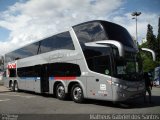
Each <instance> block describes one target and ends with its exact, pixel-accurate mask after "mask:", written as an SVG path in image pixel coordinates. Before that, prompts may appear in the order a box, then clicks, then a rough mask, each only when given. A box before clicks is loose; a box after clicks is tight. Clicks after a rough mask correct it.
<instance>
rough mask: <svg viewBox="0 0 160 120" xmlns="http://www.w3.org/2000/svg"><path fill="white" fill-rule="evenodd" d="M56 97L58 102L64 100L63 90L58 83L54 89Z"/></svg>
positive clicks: (62, 86) (61, 85)
mask: <svg viewBox="0 0 160 120" xmlns="http://www.w3.org/2000/svg"><path fill="white" fill-rule="evenodd" d="M56 97H57V98H58V99H60V100H65V98H66V93H65V88H64V85H63V84H62V83H59V84H58V85H57V88H56Z"/></svg>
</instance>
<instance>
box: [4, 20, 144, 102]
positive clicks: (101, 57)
mask: <svg viewBox="0 0 160 120" xmlns="http://www.w3.org/2000/svg"><path fill="white" fill-rule="evenodd" d="M4 59H5V60H4V62H5V63H4V68H5V71H6V72H5V73H6V76H5V80H4V81H5V86H7V87H9V88H11V90H13V91H18V90H27V91H33V92H36V93H48V94H54V95H56V97H57V98H58V99H60V100H64V99H65V98H66V97H67V96H71V98H72V100H73V101H74V102H77V103H80V102H82V101H83V100H84V99H85V98H89V99H97V100H107V101H125V100H128V99H132V98H136V97H139V96H143V94H144V91H145V87H144V81H143V79H142V63H141V58H140V55H139V51H138V48H137V46H136V45H135V43H134V41H133V39H132V38H131V36H130V34H129V33H128V31H127V30H126V29H125V28H124V27H122V26H120V25H117V24H115V23H111V22H108V21H101V20H95V21H89V22H85V23H82V24H78V25H75V26H72V27H71V28H70V29H69V31H65V32H62V33H59V34H56V35H53V36H51V37H48V38H44V39H42V40H39V41H35V42H33V43H31V44H28V45H25V46H24V47H21V48H19V49H15V50H13V51H11V52H9V53H6V54H5V56H4Z"/></svg>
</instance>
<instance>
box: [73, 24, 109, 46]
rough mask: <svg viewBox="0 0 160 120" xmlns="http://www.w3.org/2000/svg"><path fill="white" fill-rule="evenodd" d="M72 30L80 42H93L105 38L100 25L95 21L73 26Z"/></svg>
mask: <svg viewBox="0 0 160 120" xmlns="http://www.w3.org/2000/svg"><path fill="white" fill-rule="evenodd" d="M74 30H75V32H76V35H77V37H78V40H79V42H80V43H87V42H94V41H98V40H104V39H105V38H106V35H105V32H104V30H103V28H102V26H101V25H100V24H99V23H97V22H94V23H87V24H82V25H78V26H75V27H74Z"/></svg>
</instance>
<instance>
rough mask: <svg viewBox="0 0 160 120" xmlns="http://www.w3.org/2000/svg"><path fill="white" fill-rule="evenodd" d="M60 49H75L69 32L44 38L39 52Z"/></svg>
mask: <svg viewBox="0 0 160 120" xmlns="http://www.w3.org/2000/svg"><path fill="white" fill-rule="evenodd" d="M59 49H70V50H74V49H75V48H74V45H73V41H72V38H71V36H70V33H69V32H64V33H60V34H57V35H54V36H52V37H49V38H46V39H44V40H42V41H41V45H40V50H39V51H40V52H39V53H45V52H50V51H53V50H59Z"/></svg>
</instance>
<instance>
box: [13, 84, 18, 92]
mask: <svg viewBox="0 0 160 120" xmlns="http://www.w3.org/2000/svg"><path fill="white" fill-rule="evenodd" d="M14 92H19V88H18V83H17V82H14Z"/></svg>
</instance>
